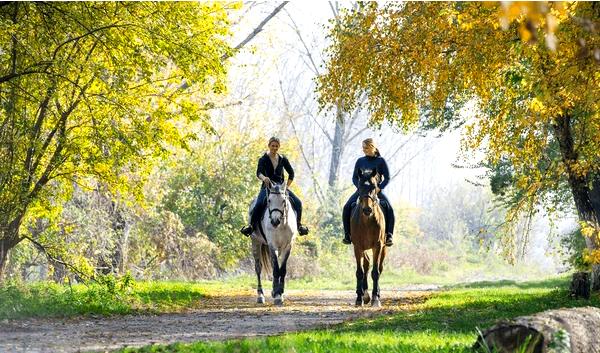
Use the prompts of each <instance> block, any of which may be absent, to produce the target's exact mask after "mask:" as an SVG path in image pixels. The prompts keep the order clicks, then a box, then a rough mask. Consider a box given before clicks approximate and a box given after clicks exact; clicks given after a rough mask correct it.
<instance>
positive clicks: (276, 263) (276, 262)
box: [269, 247, 279, 298]
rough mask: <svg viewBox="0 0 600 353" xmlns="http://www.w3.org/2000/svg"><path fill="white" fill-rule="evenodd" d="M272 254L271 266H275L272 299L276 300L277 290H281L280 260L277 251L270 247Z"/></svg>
mask: <svg viewBox="0 0 600 353" xmlns="http://www.w3.org/2000/svg"><path fill="white" fill-rule="evenodd" d="M269 253H270V254H271V264H272V266H273V287H272V289H271V297H273V298H275V295H276V292H277V289H278V288H279V260H278V259H277V251H276V250H275V249H274V248H272V247H269Z"/></svg>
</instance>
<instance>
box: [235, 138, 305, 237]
mask: <svg viewBox="0 0 600 353" xmlns="http://www.w3.org/2000/svg"><path fill="white" fill-rule="evenodd" d="M279 147H280V141H279V139H278V138H277V137H271V138H270V139H269V152H266V153H265V154H264V155H262V156H261V157H260V158H259V159H258V165H257V167H256V177H257V178H258V179H259V180H260V181H262V184H261V188H260V192H259V193H258V197H257V198H256V204H255V205H254V209H253V210H252V212H251V216H250V224H248V225H246V226H245V227H243V228H242V229H241V230H240V232H242V234H244V235H246V236H249V235H250V234H252V232H253V231H254V226H256V225H257V224H258V222H259V221H260V219H261V217H262V215H263V213H264V210H265V207H266V205H267V186H270V185H271V183H276V184H283V182H284V178H283V171H284V170H285V171H286V172H287V174H288V180H287V186H288V187H289V186H290V185H291V184H292V181H293V180H294V169H293V168H292V165H291V164H290V161H289V160H288V159H287V158H286V157H285V156H283V155H280V154H279V153H277V151H279ZM286 189H287V191H288V194H289V196H290V201H291V203H292V208H293V209H294V211H295V212H296V217H297V221H298V234H300V235H306V234H308V228H307V227H305V226H303V225H302V222H301V220H302V201H300V199H299V198H298V197H297V196H296V195H295V194H294V193H293V192H292V190H290V189H289V188H287V187H286Z"/></svg>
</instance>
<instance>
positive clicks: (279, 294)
mask: <svg viewBox="0 0 600 353" xmlns="http://www.w3.org/2000/svg"><path fill="white" fill-rule="evenodd" d="M291 252H292V246H291V244H290V245H288V247H287V249H286V250H285V251H283V260H282V261H281V266H280V267H279V287H277V289H276V290H275V305H283V292H284V290H285V275H286V273H287V261H288V258H289V257H290V254H291Z"/></svg>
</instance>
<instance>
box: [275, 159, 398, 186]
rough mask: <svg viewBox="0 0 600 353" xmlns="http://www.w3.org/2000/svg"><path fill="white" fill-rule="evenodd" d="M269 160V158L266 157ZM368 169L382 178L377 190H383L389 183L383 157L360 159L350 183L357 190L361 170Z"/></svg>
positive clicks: (388, 172)
mask: <svg viewBox="0 0 600 353" xmlns="http://www.w3.org/2000/svg"><path fill="white" fill-rule="evenodd" d="M267 158H269V157H267ZM364 169H370V170H373V171H376V172H377V173H378V174H379V175H381V176H383V181H382V182H381V183H380V184H379V188H380V189H381V190H383V188H385V187H386V185H387V184H388V183H389V182H390V171H389V170H388V166H387V163H386V162H385V159H383V157H379V156H377V157H368V156H364V157H360V158H359V159H358V160H357V161H356V164H355V165H354V173H353V174H352V183H353V184H354V186H356V187H357V188H358V180H359V178H360V177H361V176H362V170H364Z"/></svg>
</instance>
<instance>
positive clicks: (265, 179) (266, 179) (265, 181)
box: [263, 177, 271, 187]
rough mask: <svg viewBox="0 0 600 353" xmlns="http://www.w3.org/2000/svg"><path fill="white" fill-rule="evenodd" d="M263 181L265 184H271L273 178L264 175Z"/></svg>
mask: <svg viewBox="0 0 600 353" xmlns="http://www.w3.org/2000/svg"><path fill="white" fill-rule="evenodd" d="M263 183H265V186H267V187H268V186H271V179H269V177H264V178H263Z"/></svg>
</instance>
